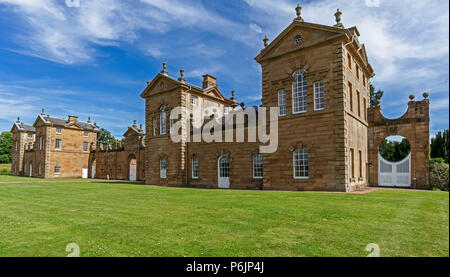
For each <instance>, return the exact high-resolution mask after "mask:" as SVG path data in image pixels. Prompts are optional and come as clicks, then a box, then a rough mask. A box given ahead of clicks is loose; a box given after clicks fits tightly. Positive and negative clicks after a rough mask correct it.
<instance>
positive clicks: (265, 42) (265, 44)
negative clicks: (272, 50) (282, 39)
mask: <svg viewBox="0 0 450 277" xmlns="http://www.w3.org/2000/svg"><path fill="white" fill-rule="evenodd" d="M263 42H264V47H267V45H269V38H268V37H267V36H265V37H264V39H263Z"/></svg>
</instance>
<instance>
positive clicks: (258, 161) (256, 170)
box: [253, 154, 263, 178]
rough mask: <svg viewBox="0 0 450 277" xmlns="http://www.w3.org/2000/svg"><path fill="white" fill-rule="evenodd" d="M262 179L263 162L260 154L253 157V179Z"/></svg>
mask: <svg viewBox="0 0 450 277" xmlns="http://www.w3.org/2000/svg"><path fill="white" fill-rule="evenodd" d="M262 177H263V160H262V155H261V154H255V155H253V178H262Z"/></svg>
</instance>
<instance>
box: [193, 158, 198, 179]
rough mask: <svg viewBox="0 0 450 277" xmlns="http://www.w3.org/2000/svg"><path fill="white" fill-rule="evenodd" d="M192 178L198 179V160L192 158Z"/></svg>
mask: <svg viewBox="0 0 450 277" xmlns="http://www.w3.org/2000/svg"><path fill="white" fill-rule="evenodd" d="M192 178H193V179H198V158H197V157H193V158H192Z"/></svg>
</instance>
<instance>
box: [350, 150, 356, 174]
mask: <svg viewBox="0 0 450 277" xmlns="http://www.w3.org/2000/svg"><path fill="white" fill-rule="evenodd" d="M349 160H350V177H351V178H355V155H354V150H353V148H350V159H349Z"/></svg>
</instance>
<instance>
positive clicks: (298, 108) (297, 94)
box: [292, 70, 307, 113]
mask: <svg viewBox="0 0 450 277" xmlns="http://www.w3.org/2000/svg"><path fill="white" fill-rule="evenodd" d="M304 73H305V71H304V70H298V71H296V72H295V73H294V82H292V106H293V108H292V112H293V113H300V112H306V109H307V103H306V88H307V86H306V79H305V77H304V76H303V75H304Z"/></svg>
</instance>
